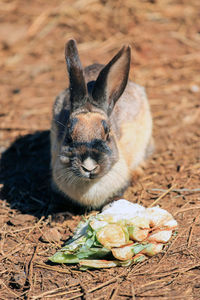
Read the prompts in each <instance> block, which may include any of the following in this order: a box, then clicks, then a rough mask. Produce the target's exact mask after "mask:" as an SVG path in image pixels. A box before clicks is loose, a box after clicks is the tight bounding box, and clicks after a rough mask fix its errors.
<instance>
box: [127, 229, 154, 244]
mask: <svg viewBox="0 0 200 300" xmlns="http://www.w3.org/2000/svg"><path fill="white" fill-rule="evenodd" d="M128 233H129V237H130V239H131V240H133V241H137V242H141V241H144V240H145V239H146V238H147V236H148V234H149V229H141V228H139V227H136V226H128Z"/></svg>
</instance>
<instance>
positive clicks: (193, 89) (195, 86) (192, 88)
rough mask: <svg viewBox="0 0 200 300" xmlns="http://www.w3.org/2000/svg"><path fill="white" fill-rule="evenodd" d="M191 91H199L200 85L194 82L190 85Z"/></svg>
mask: <svg viewBox="0 0 200 300" xmlns="http://www.w3.org/2000/svg"><path fill="white" fill-rule="evenodd" d="M190 92H192V93H198V92H199V86H198V85H196V84H193V85H191V86H190Z"/></svg>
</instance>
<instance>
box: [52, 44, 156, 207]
mask: <svg viewBox="0 0 200 300" xmlns="http://www.w3.org/2000/svg"><path fill="white" fill-rule="evenodd" d="M66 49H67V50H66V52H67V54H66V56H67V59H66V61H67V66H68V72H69V77H71V79H70V87H69V89H66V90H65V91H63V92H61V93H60V95H59V96H58V97H57V98H56V101H55V104H54V108H53V120H52V128H51V166H52V180H53V185H54V186H56V188H57V190H58V191H61V192H62V193H63V194H64V195H66V196H67V197H69V198H70V199H72V200H74V201H76V202H78V203H80V204H81V205H85V206H87V207H93V208H98V207H101V206H102V205H103V204H104V203H106V201H108V200H110V199H111V198H113V197H115V196H116V195H117V194H118V193H119V192H120V191H122V190H123V189H124V188H125V187H127V186H128V184H129V183H130V180H131V176H132V172H133V171H134V170H135V169H136V168H137V167H138V165H139V164H140V163H142V162H143V161H144V159H145V158H146V157H147V156H148V155H149V154H150V152H151V151H152V145H153V143H152V118H151V113H150V108H149V104H148V101H147V97H146V94H145V91H144V88H142V87H141V86H139V85H137V84H135V83H133V82H131V81H128V83H127V79H128V73H129V65H130V48H129V47H123V48H122V49H121V50H120V51H119V52H118V54H117V55H116V56H115V57H114V58H113V59H112V60H111V61H110V63H109V64H108V65H106V67H104V66H103V65H99V64H95V65H92V66H89V67H87V68H85V69H84V71H83V70H82V68H81V65H80V61H79V60H78V52H77V49H76V44H75V42H74V41H70V42H69V43H68V44H67V47H66ZM74 51H75V52H76V53H75V60H74V59H73V52H74ZM68 56H69V58H68ZM69 60H70V65H69ZM72 65H73V66H72ZM71 66H72V70H71V69H70V68H71ZM77 66H78V67H77ZM73 68H75V71H74V69H73ZM77 70H78V71H77ZM72 74H73V75H72ZM99 74H100V75H99ZM83 78H85V79H83ZM84 80H85V81H84ZM79 81H81V82H79ZM82 81H83V82H82ZM77 82H78V83H77ZM88 83H89V84H88ZM77 84H81V89H80V90H79V91H78V92H77V93H76V89H78V86H77ZM85 87H87V91H86V90H85ZM72 90H73V92H72Z"/></svg>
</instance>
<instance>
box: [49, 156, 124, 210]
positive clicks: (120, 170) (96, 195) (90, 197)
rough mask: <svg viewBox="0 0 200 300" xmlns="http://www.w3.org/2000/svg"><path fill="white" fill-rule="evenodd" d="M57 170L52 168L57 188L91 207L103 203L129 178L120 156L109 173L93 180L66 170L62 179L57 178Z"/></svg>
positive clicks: (122, 186) (121, 187)
mask: <svg viewBox="0 0 200 300" xmlns="http://www.w3.org/2000/svg"><path fill="white" fill-rule="evenodd" d="M56 170H57V171H56ZM58 170H59V168H54V172H53V177H54V181H55V182H56V183H57V185H58V187H59V189H60V190H61V191H62V192H64V194H66V195H68V196H69V197H70V198H71V199H73V200H75V201H78V202H79V203H81V204H83V205H87V206H92V207H99V206H101V205H103V204H104V203H105V202H106V200H107V199H108V198H110V197H113V196H114V195H115V194H116V192H117V191H120V190H121V189H123V188H124V187H125V186H126V185H127V183H128V182H129V180H130V178H129V177H130V175H129V170H128V167H127V164H126V162H125V160H124V159H123V157H120V159H119V160H118V161H117V162H116V163H115V165H114V166H113V167H112V169H111V170H110V171H109V173H107V174H106V175H104V176H103V177H101V178H99V179H97V180H93V181H86V180H83V179H81V178H77V177H75V176H74V174H73V173H72V172H68V174H67V177H66V179H65V180H64V181H62V180H58V178H59V176H60V174H59V173H60V172H59V171H58Z"/></svg>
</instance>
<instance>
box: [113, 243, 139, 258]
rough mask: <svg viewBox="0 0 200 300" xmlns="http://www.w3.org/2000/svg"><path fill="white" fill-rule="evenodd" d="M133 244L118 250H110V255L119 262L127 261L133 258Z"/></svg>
mask: <svg viewBox="0 0 200 300" xmlns="http://www.w3.org/2000/svg"><path fill="white" fill-rule="evenodd" d="M132 246H133V244H131V245H127V246H123V247H120V248H112V249H111V251H112V255H113V256H114V257H115V258H117V259H119V260H129V259H131V258H132V257H133V255H134V253H133V250H132V248H133V247H132Z"/></svg>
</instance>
